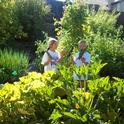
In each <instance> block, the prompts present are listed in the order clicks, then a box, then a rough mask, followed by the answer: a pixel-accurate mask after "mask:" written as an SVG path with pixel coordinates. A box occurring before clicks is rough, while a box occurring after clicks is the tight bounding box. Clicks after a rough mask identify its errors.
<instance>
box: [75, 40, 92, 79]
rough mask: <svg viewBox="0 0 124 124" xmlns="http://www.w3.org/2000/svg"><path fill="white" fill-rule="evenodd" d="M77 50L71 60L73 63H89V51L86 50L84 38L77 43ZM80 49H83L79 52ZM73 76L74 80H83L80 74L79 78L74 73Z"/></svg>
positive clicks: (77, 64) (80, 64) (81, 64)
mask: <svg viewBox="0 0 124 124" xmlns="http://www.w3.org/2000/svg"><path fill="white" fill-rule="evenodd" d="M78 45H79V51H78V52H77V53H76V54H75V56H74V58H73V60H74V63H75V64H76V66H77V67H80V66H83V65H85V64H90V53H89V52H88V51H87V50H86V48H87V45H86V42H85V41H84V40H80V41H79V43H78ZM81 51H83V52H82V53H81ZM73 77H74V79H75V80H82V81H83V80H84V76H83V75H81V74H80V77H81V78H80V79H79V77H78V76H77V75H76V73H75V72H74V73H73Z"/></svg>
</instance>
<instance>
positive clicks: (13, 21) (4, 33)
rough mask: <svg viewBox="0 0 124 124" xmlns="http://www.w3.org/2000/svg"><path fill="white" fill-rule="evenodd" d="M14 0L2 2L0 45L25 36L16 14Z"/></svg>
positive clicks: (0, 9)
mask: <svg viewBox="0 0 124 124" xmlns="http://www.w3.org/2000/svg"><path fill="white" fill-rule="evenodd" d="M14 2H15V1H14V0H7V1H6V0H1V1H0V45H1V44H4V43H5V42H6V41H7V40H8V39H11V38H15V37H20V36H22V35H24V33H23V32H22V26H21V25H20V24H19V22H18V19H17V16H16V15H15V12H14V7H15V6H14V5H15V3H14Z"/></svg>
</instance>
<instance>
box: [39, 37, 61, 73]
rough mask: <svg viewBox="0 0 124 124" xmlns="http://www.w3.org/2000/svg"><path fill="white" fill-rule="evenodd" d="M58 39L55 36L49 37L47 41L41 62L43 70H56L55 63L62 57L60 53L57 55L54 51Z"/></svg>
mask: <svg viewBox="0 0 124 124" xmlns="http://www.w3.org/2000/svg"><path fill="white" fill-rule="evenodd" d="M57 47H58V41H57V40H56V39H55V38H50V39H49V41H48V49H47V51H46V52H45V53H44V55H43V58H42V62H41V64H43V65H44V72H46V71H49V70H54V71H55V72H57V71H58V70H57V64H58V62H59V61H60V60H61V58H62V57H63V55H62V53H61V54H60V55H59V54H58V52H56V49H57Z"/></svg>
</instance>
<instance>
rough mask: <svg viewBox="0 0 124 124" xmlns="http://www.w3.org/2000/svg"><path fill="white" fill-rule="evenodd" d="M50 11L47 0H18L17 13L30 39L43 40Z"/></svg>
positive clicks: (16, 2)
mask: <svg viewBox="0 0 124 124" xmlns="http://www.w3.org/2000/svg"><path fill="white" fill-rule="evenodd" d="M49 12H50V7H49V6H48V5H47V3H46V0H16V1H15V14H16V16H17V18H18V20H19V23H20V24H21V25H22V27H23V31H24V32H25V33H27V36H28V37H27V38H28V41H36V40H38V39H39V40H43V39H44V35H43V33H42V31H45V24H46V17H47V15H48V14H49Z"/></svg>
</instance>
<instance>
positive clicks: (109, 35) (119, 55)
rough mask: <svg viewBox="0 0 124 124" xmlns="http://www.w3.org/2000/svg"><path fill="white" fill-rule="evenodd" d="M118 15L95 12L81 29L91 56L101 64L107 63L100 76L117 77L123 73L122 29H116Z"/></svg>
mask: <svg viewBox="0 0 124 124" xmlns="http://www.w3.org/2000/svg"><path fill="white" fill-rule="evenodd" d="M117 17H118V15H116V14H115V13H108V12H101V11H100V12H97V13H95V14H93V15H92V14H91V15H90V16H89V17H87V19H86V23H85V25H83V27H82V28H83V29H84V30H86V32H87V34H85V38H86V39H87V41H88V44H89V48H90V51H91V53H93V56H96V55H98V56H97V58H98V59H101V60H102V61H103V63H108V64H107V65H106V66H105V67H104V68H103V69H102V70H101V75H102V76H104V75H109V76H111V77H112V76H119V77H121V73H122V72H123V69H124V66H123V61H124V57H123V54H124V53H123V52H124V49H123V47H122V46H123V44H124V42H123V39H121V35H122V28H123V27H121V26H120V27H116V19H117Z"/></svg>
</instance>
